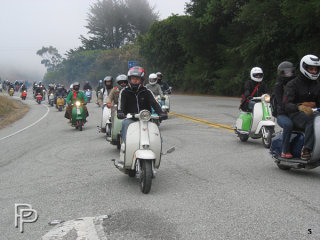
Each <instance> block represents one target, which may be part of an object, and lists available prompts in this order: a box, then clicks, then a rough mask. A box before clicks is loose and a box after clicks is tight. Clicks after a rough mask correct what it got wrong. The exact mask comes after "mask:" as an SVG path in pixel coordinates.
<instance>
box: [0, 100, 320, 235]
mask: <svg viewBox="0 0 320 240" xmlns="http://www.w3.org/2000/svg"><path fill="white" fill-rule="evenodd" d="M28 99H29V100H27V101H26V104H28V105H29V106H30V111H29V112H28V113H27V115H26V116H24V117H23V118H22V119H21V120H18V121H17V122H15V123H13V124H12V125H10V126H8V127H6V128H5V129H2V130H0V208H1V218H0V239H9V240H11V239H12V240H19V239H23V240H26V239H30V240H33V239H86V238H81V236H92V237H91V238H88V239H281V240H283V239H290V240H292V239H320V191H319V189H320V188H319V182H320V168H317V169H314V170H311V171H308V170H291V171H281V170H279V169H278V168H277V166H276V165H275V164H274V162H273V160H272V158H271V156H270V155H269V153H268V151H267V150H266V149H265V148H264V147H263V145H262V142H261V140H252V139H249V141H248V142H246V143H242V142H240V141H239V139H238V138H237V137H236V135H235V134H234V133H233V132H232V130H230V129H229V128H228V126H229V127H233V126H234V125H235V120H236V117H237V114H238V105H239V99H232V98H216V97H200V96H181V95H173V96H171V104H172V105H171V110H172V111H173V112H174V113H178V114H183V115H184V117H183V118H181V117H177V115H174V116H170V119H169V120H167V121H165V122H163V123H162V125H161V126H160V131H161V134H162V137H163V141H164V142H163V149H168V148H170V147H171V146H175V147H176V151H175V152H173V153H172V154H170V155H166V156H164V157H163V158H162V162H161V166H160V169H159V171H158V172H157V176H156V178H155V179H154V180H153V183H152V189H151V192H150V193H149V194H147V195H145V194H142V193H141V192H140V189H139V185H138V182H137V179H134V178H133V179H132V178H129V177H128V176H126V175H124V174H122V173H121V172H119V171H118V170H117V169H116V168H115V167H114V166H113V163H112V162H111V161H110V160H111V159H112V158H118V155H119V154H118V151H117V149H116V147H115V146H112V145H110V144H109V143H108V142H106V141H105V138H104V135H103V134H101V133H98V130H97V127H96V126H97V125H99V123H100V117H101V108H98V107H97V105H96V104H95V103H90V104H88V109H89V113H90V116H89V118H88V123H87V124H86V125H85V127H84V130H83V131H82V132H80V131H77V130H75V129H74V128H72V127H71V126H70V125H69V124H68V123H67V119H65V118H64V117H63V115H64V113H61V112H58V111H57V109H55V108H52V107H49V106H48V104H47V102H44V103H43V104H41V105H38V104H36V102H35V101H34V100H33V99H31V98H30V94H29V96H28ZM188 117H189V118H188ZM190 117H193V119H190ZM195 118H196V119H195ZM199 119H201V120H206V121H208V122H211V124H210V123H208V122H203V121H202V122H201V121H199ZM216 124H221V125H216ZM226 126H227V127H226ZM22 129H24V130H23V131H20V132H17V131H19V130H22ZM12 134H13V135H12ZM17 203H27V204H31V205H32V208H33V209H35V210H36V211H37V213H38V216H39V217H38V220H37V221H36V222H34V223H26V224H24V233H20V232H19V229H18V228H15V226H14V219H15V216H14V212H15V211H14V210H15V209H14V206H15V204H17ZM104 215H107V216H105V218H101V219H100V220H99V216H104ZM53 220H61V221H65V223H62V224H58V225H57V226H55V227H54V226H51V225H49V224H48V223H49V222H51V221H53ZM90 226H91V227H92V226H94V228H95V229H96V232H97V236H98V237H93V236H96V235H94V234H95V233H94V234H93V235H90V234H89V233H85V232H86V230H83V229H90ZM59 229H60V234H61V232H62V231H64V232H65V234H64V237H60V238H59V237H58V235H59V233H57V231H59ZM97 229H98V230H97ZM54 231H56V233H55V234H56V237H53V236H54V234H53V233H52V232H54ZM85 234H88V235H85ZM50 236H51V237H50ZM61 236H62V234H61ZM42 237H43V238H42Z"/></svg>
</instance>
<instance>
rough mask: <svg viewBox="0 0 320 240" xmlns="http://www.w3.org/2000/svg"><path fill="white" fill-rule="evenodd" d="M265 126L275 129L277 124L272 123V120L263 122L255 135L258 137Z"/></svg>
mask: <svg viewBox="0 0 320 240" xmlns="http://www.w3.org/2000/svg"><path fill="white" fill-rule="evenodd" d="M263 126H268V127H275V126H276V124H275V123H274V122H272V121H270V120H262V121H260V122H259V124H258V127H257V129H256V131H255V133H254V134H255V135H258V134H259V133H260V131H261V128H262V127H263Z"/></svg>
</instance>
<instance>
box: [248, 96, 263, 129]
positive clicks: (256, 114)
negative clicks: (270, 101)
mask: <svg viewBox="0 0 320 240" xmlns="http://www.w3.org/2000/svg"><path fill="white" fill-rule="evenodd" d="M262 117H263V109H262V103H261V102H257V103H256V104H255V105H254V108H253V112H252V125H251V132H250V135H251V134H255V131H256V129H257V127H258V124H259V122H260V121H261V120H262Z"/></svg>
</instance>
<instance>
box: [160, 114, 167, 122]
mask: <svg viewBox="0 0 320 240" xmlns="http://www.w3.org/2000/svg"><path fill="white" fill-rule="evenodd" d="M159 119H160V120H166V119H168V114H167V113H160V114H159Z"/></svg>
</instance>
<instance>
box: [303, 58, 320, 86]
mask: <svg viewBox="0 0 320 240" xmlns="http://www.w3.org/2000/svg"><path fill="white" fill-rule="evenodd" d="M308 66H314V67H317V73H316V74H312V73H310V72H309V71H308V70H307V67H308ZM300 72H301V73H302V74H303V75H304V76H306V77H307V78H309V79H311V80H317V79H318V77H319V75H320V59H319V58H318V57H317V56H315V55H310V54H309V55H306V56H304V57H303V58H302V59H301V61H300Z"/></svg>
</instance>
